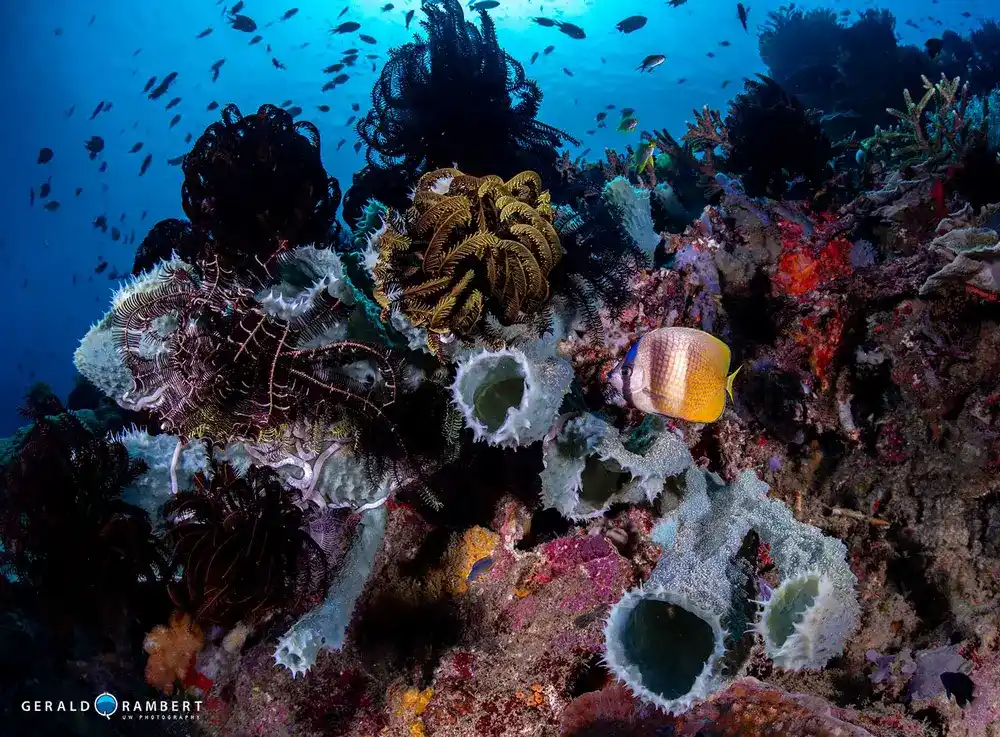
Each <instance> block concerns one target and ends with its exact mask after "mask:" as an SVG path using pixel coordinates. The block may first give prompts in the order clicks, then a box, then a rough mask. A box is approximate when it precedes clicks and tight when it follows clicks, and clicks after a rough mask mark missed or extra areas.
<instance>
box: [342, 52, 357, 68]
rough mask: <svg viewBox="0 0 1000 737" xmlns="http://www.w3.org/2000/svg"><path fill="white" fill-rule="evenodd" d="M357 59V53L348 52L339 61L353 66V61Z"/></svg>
mask: <svg viewBox="0 0 1000 737" xmlns="http://www.w3.org/2000/svg"><path fill="white" fill-rule="evenodd" d="M357 60H358V55H357V54H348V55H347V56H345V57H344V58H343V59H341V61H342V62H343V63H344V64H346V65H347V66H349V67H353V66H354V62H356V61H357Z"/></svg>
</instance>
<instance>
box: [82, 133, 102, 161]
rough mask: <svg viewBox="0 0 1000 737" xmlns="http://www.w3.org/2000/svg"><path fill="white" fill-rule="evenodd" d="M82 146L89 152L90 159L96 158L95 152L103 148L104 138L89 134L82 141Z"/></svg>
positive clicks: (97, 152)
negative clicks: (87, 137) (88, 136)
mask: <svg viewBox="0 0 1000 737" xmlns="http://www.w3.org/2000/svg"><path fill="white" fill-rule="evenodd" d="M83 147H84V148H85V149H87V150H88V151H89V152H90V158H91V160H93V159H96V158H97V154H99V153H101V151H103V150H104V139H103V138H101V137H100V136H91V137H90V138H89V139H87V140H86V141H84V142H83Z"/></svg>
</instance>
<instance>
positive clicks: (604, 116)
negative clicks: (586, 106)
mask: <svg viewBox="0 0 1000 737" xmlns="http://www.w3.org/2000/svg"><path fill="white" fill-rule="evenodd" d="M606 117H608V114H607V113H605V112H600V113H598V114H597V122H598V123H600V122H601V121H602V120H604V119H605V118H606Z"/></svg>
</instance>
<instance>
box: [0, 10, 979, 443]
mask: <svg viewBox="0 0 1000 737" xmlns="http://www.w3.org/2000/svg"><path fill="white" fill-rule="evenodd" d="M227 2H228V0H227ZM295 4H297V6H298V8H299V12H298V14H297V15H295V16H294V17H293V18H291V19H290V20H289V21H288V22H286V23H276V24H275V25H274V26H272V27H270V28H264V27H263V26H264V25H265V23H267V22H268V21H273V20H277V18H279V17H280V16H281V14H282V13H283V12H284V11H285V10H287V9H288V8H289V7H292V6H293V5H295ZM347 4H348V3H346V2H345V1H344V0H334V1H333V2H330V1H329V0H322V1H320V0H281V2H274V0H249V1H248V2H247V3H246V8H245V9H244V10H243V11H242V12H244V13H246V14H248V15H250V16H251V17H253V18H254V20H255V21H256V22H257V24H258V26H260V27H261V28H260V30H258V31H257V33H261V34H262V35H263V36H264V41H263V42H261V43H260V44H258V45H256V46H248V45H247V44H248V41H249V40H250V38H251V37H252V36H253V35H254V34H252V33H251V34H247V33H241V32H238V31H235V30H232V29H231V28H229V26H228V25H227V23H226V22H225V20H224V19H223V18H222V17H221V11H222V7H223V6H222V5H216V4H215V3H214V1H213V0H171V2H154V1H152V0H148V1H147V2H127V3H126V2H123V0H115V1H114V2H82V1H81V0H49V1H48V2H44V3H28V2H13V1H11V0H9V1H8V2H6V3H5V4H4V5H5V7H4V11H3V19H2V20H3V22H2V23H0V34H2V43H0V49H2V53H3V54H4V59H3V66H2V69H3V73H2V79H0V99H2V100H3V101H4V103H5V106H6V110H5V111H4V113H3V114H2V115H0V121H2V122H0V126H2V128H0V131H2V133H3V136H2V140H3V142H4V144H5V145H4V146H2V147H0V171H2V172H3V177H2V183H0V187H2V192H0V197H2V201H3V203H4V215H5V217H4V225H5V228H4V230H3V232H2V233H0V265H2V269H0V290H2V292H3V294H5V295H6V303H7V307H6V311H7V316H6V319H5V320H4V321H3V326H4V327H3V332H2V337H3V355H4V359H3V361H2V363H0V436H2V435H5V434H8V433H10V432H11V431H12V430H13V429H14V428H16V427H17V426H18V425H19V424H20V422H19V418H18V416H17V414H16V408H17V407H18V406H19V404H20V402H21V397H22V396H23V394H24V391H25V390H26V388H27V387H28V386H29V385H30V384H31V383H32V382H34V381H44V382H47V383H48V384H50V385H51V386H52V387H53V389H54V390H55V391H56V393H57V394H59V395H60V396H63V397H64V398H65V395H66V393H67V392H68V391H69V390H70V389H71V388H72V385H73V376H74V374H75V370H74V368H73V363H72V354H73V350H74V349H75V347H76V345H77V342H78V340H79V339H80V337H81V336H82V335H83V334H84V332H86V330H87V328H88V327H89V326H90V324H91V323H93V322H94V321H95V320H97V319H98V318H99V317H100V316H101V315H102V314H103V313H104V311H105V310H106V308H107V305H108V300H109V297H110V294H111V290H112V288H113V287H114V285H115V282H113V281H109V279H108V274H109V273H112V272H113V271H115V270H117V272H119V273H127V272H128V271H129V270H130V269H131V266H132V259H133V255H134V252H135V247H136V246H137V245H138V244H139V242H140V241H141V240H142V238H143V237H144V236H145V234H146V231H147V230H148V229H149V228H150V227H151V226H152V225H153V224H154V223H156V222H157V221H158V220H160V219H162V218H166V217H183V213H182V210H181V206H180V196H179V191H180V184H181V181H182V172H181V169H180V167H170V166H167V164H166V160H167V159H168V158H172V157H176V156H179V155H180V154H182V153H184V152H185V151H187V150H188V148H189V147H190V146H189V145H187V144H185V143H184V137H185V135H186V134H187V133H191V134H193V136H194V138H195V139H196V138H197V137H198V136H199V135H200V134H201V132H202V131H203V130H204V128H205V127H206V126H207V125H209V124H210V123H212V122H213V121H214V120H217V119H218V111H214V112H208V111H206V109H205V108H206V105H207V104H208V103H209V102H210V101H211V100H216V101H218V102H219V103H220V105H225V104H226V103H229V102H233V103H236V104H237V105H238V106H239V107H240V109H241V111H242V112H244V113H248V112H252V111H254V110H256V108H257V107H258V106H260V105H261V104H264V103H273V104H280V103H281V102H283V101H284V100H286V99H291V100H292V101H293V103H294V104H295V105H298V106H300V107H301V108H302V109H303V114H302V115H301V116H299V119H300V120H311V121H313V122H314V123H316V124H317V126H318V127H319V130H320V133H321V135H322V149H323V159H324V163H325V165H326V167H327V170H328V171H329V172H330V174H332V175H333V176H335V177H337V179H338V180H339V181H340V183H341V186H342V188H343V190H344V191H345V192H346V190H347V188H348V187H349V186H350V182H351V174H352V172H353V171H354V170H356V169H358V168H360V166H361V165H362V163H363V154H364V151H363V149H362V151H361V153H355V152H354V150H353V148H352V146H353V144H354V142H355V141H356V140H357V139H356V137H355V136H354V130H353V126H347V125H345V123H346V121H347V119H348V118H349V116H351V115H352V114H353V113H352V112H351V109H350V106H351V103H353V102H357V103H359V104H360V105H361V111H360V113H358V115H363V114H364V112H365V111H366V110H367V101H368V99H369V92H370V89H371V85H372V82H373V81H374V80H375V78H376V76H377V70H378V69H379V68H380V67H381V63H382V61H384V59H385V58H386V52H387V50H388V49H389V48H390V47H392V46H398V45H400V44H402V43H405V42H406V41H408V40H409V39H410V38H411V36H412V34H413V32H414V31H416V30H418V25H417V22H418V21H419V20H420V18H421V17H422V14H421V13H420V10H419V2H417V0H395V2H394V5H395V8H394V9H393V10H391V11H390V12H387V13H383V12H380V8H381V6H382V5H384V4H385V1H384V0H383V1H382V2H378V1H376V0H365V1H364V2H357V1H355V2H351V3H349V5H350V10H349V11H348V12H347V13H346V14H345V15H344V16H343V17H342V18H340V19H339V20H338V19H337V14H338V13H339V12H340V10H341V9H342V8H343V7H344V6H345V5H347ZM748 4H749V5H750V8H751V10H750V28H751V32H750V33H744V31H743V29H742V28H741V27H740V25H739V21H738V19H737V16H736V3H735V2H730V0H688V2H687V3H686V4H685V5H683V6H681V7H679V8H672V7H670V6H668V5H667V4H666V2H663V0H655V1H652V0H646V1H643V0H589V1H587V2H582V1H581V0H562V1H561V2H536V1H535V0H507V1H506V2H503V4H502V5H501V7H500V8H497V9H496V10H494V11H492V15H493V17H494V18H495V20H496V23H497V26H498V36H499V39H500V43H501V45H503V46H504V47H505V49H506V50H507V51H508V53H510V54H511V55H512V56H514V58H516V59H518V60H520V61H521V62H522V63H523V64H524V65H525V67H526V69H527V70H528V73H529V76H530V77H532V78H534V79H536V80H537V81H538V82H539V84H540V85H541V88H542V90H543V91H544V93H545V99H544V101H543V104H542V110H541V114H540V116H539V119H540V120H542V121H544V122H546V123H549V124H551V125H554V126H557V127H559V128H562V129H564V130H566V131H568V132H570V133H572V134H573V135H575V136H577V137H578V138H580V139H581V140H582V141H583V146H582V147H581V148H591V149H592V150H593V151H594V152H595V153H594V154H591V155H590V156H591V157H596V156H598V155H599V153H598V152H601V151H602V150H603V148H604V147H606V146H610V147H616V148H618V149H622V148H624V146H625V145H626V144H627V143H633V144H634V143H635V142H636V141H637V140H638V137H639V132H640V131H641V130H643V129H652V128H654V127H655V128H667V129H668V130H670V131H671V132H673V133H675V134H677V135H679V134H680V133H682V132H683V130H684V121H685V120H686V119H690V118H691V111H692V110H693V109H695V108H700V107H701V106H702V105H709V106H711V107H715V108H724V107H725V106H726V103H727V102H728V100H729V99H730V97H731V96H733V95H735V94H737V93H738V92H739V91H740V89H741V84H740V81H741V80H742V78H744V77H746V76H748V75H750V74H753V73H755V72H764V71H766V70H765V68H764V66H763V64H762V63H761V61H760V58H759V56H758V53H757V40H756V34H755V33H754V29H755V27H756V26H757V25H758V24H759V23H762V22H763V21H764V19H765V16H766V14H767V12H768V11H770V10H774V9H776V8H777V7H778V6H779V5H781V3H780V2H763V1H762V0H751V2H749V3H748ZM798 5H799V7H802V8H809V7H819V6H825V7H832V8H835V9H837V10H842V9H845V8H848V9H863V8H867V7H872V6H873V5H874V4H873V3H863V4H858V3H848V2H835V1H834V2H825V3H805V2H803V3H798ZM991 6H994V8H995V2H994V1H993V0H968V1H967V2H964V1H963V2H955V1H953V0H896V1H895V2H888V3H881V4H880V5H879V7H884V8H887V9H889V10H891V11H893V12H894V13H895V14H896V16H897V25H898V31H899V34H900V37H901V39H902V40H903V41H904V42H905V43H914V44H917V45H920V44H922V43H923V41H924V40H925V39H926V38H928V37H930V36H936V35H940V33H941V31H942V30H943V29H944V28H950V29H952V30H956V31H958V32H961V33H964V32H967V31H968V30H969V29H970V28H973V27H976V26H978V24H979V22H980V20H982V19H983V18H984V17H987V15H988V14H989V13H990V10H989V9H990V7H991ZM410 9H415V10H416V11H417V13H416V17H415V18H414V21H413V23H412V24H411V28H410V30H409V31H407V30H406V29H405V28H404V15H405V13H406V11H407V10H410ZM963 11H967V12H969V13H970V15H971V17H970V18H964V17H963V16H962V15H961V14H962V13H963ZM537 15H545V16H549V17H553V18H557V19H560V20H562V21H568V22H572V23H575V24H577V25H579V26H582V27H583V28H584V29H585V30H586V32H587V38H586V39H583V40H573V39H570V38H568V37H567V36H565V35H563V34H561V33H559V32H558V30H556V29H553V28H542V27H540V26H538V25H536V24H534V23H533V22H532V21H531V18H532V17H533V16H537ZM630 15H646V16H647V17H648V18H649V22H648V24H647V25H646V26H645V27H644V28H642V29H641V30H639V31H637V32H635V33H632V34H629V35H627V36H626V35H623V34H621V33H619V32H618V31H616V30H615V27H614V26H615V23H616V22H618V21H619V20H621V19H623V18H625V17H626V16H630ZM928 15H930V16H933V17H935V18H938V19H940V20H941V21H943V22H944V27H941V26H937V25H934V24H932V23H931V22H929V21H927V20H926V16H928ZM992 15H993V16H994V17H995V16H996V15H997V11H996V10H995V9H994V10H993V11H992ZM92 16H96V17H95V18H94V21H93V24H92V25H88V24H89V23H90V20H91V18H92ZM907 19H913V20H914V21H916V22H917V24H918V25H919V26H920V28H921V30H915V29H912V28H910V27H908V26H906V25H904V21H905V20H907ZM347 20H353V21H357V22H359V23H361V24H362V28H361V30H360V32H361V33H366V34H369V35H371V36H374V37H375V38H376V39H377V40H378V44H377V45H375V46H369V45H368V44H365V43H363V42H361V41H359V40H358V38H357V33H354V34H345V35H340V36H330V35H329V34H328V33H327V29H328V27H329V26H328V21H329V22H330V23H332V24H334V25H336V24H337V23H341V22H343V21H347ZM208 27H212V28H213V29H214V30H213V32H212V33H211V34H210V35H209V36H207V37H206V38H203V39H195V35H196V34H197V33H199V32H200V31H202V30H204V29H205V28H208ZM56 29H61V32H60V33H59V34H58V35H57V34H56ZM723 40H727V41H729V42H731V46H728V47H725V48H723V47H720V46H719V42H720V41H723ZM307 42H308V45H306V46H305V47H304V48H303V45H304V44H306V43H307ZM266 43H270V44H271V46H272V53H267V52H266V50H265V44H266ZM549 44H553V45H555V50H554V51H553V52H552V53H551V54H550V55H547V56H546V55H540V56H539V58H538V61H537V62H536V63H535V64H533V65H532V64H529V63H528V62H529V59H530V57H531V55H532V53H534V52H535V51H541V50H542V49H543V48H544V47H546V46H548V45H549ZM351 46H354V47H357V48H359V49H360V50H361V54H362V58H361V59H359V61H358V65H357V66H356V67H355V68H354V69H353V70H352V69H350V68H348V69H347V70H345V71H348V72H351V79H350V80H349V81H348V82H347V83H346V84H345V85H342V86H340V87H337V88H336V89H335V90H332V91H330V92H326V93H321V92H320V87H321V86H322V84H323V82H324V81H325V80H326V79H327V78H328V77H327V76H325V75H323V74H322V69H323V67H325V66H327V65H329V64H332V63H334V62H336V61H338V60H339V58H340V52H342V51H343V50H344V49H346V48H348V47H351ZM140 48H141V51H140V52H139V53H138V54H137V55H133V53H134V52H135V51H136V49H140ZM709 51H712V52H714V53H715V58H708V57H706V53H707V52H709ZM366 53H377V54H378V55H379V58H378V60H376V62H375V63H376V71H372V67H371V64H370V63H367V64H366V63H365V62H366V61H367V60H366V59H364V56H363V55H364V54H366ZM656 53H662V54H665V55H666V56H667V62H666V63H665V64H664V65H663V66H661V67H660V68H658V69H656V70H655V71H654V72H653V73H652V74H639V73H638V72H636V71H635V67H636V66H637V65H638V64H639V62H640V61H641V60H642V58H643V57H645V56H647V55H649V54H656ZM272 56H274V57H276V58H277V59H278V60H280V61H281V62H282V63H283V64H285V65H286V67H287V69H286V70H278V69H275V68H274V67H273V66H272V64H271V57H272ZM223 57H224V58H225V59H226V62H225V65H224V66H223V67H222V69H221V72H220V76H219V79H218V81H217V82H215V83H212V81H211V72H210V67H211V65H212V64H213V63H214V62H215V61H217V60H218V59H220V58H223ZM564 68H565V69H568V70H569V71H571V72H572V73H573V76H572V77H570V76H568V75H567V74H566V73H565V72H564V71H563V70H564ZM171 71H177V72H178V78H177V80H176V82H175V83H174V85H173V87H172V88H171V89H170V91H169V92H168V93H167V94H165V95H164V96H163V97H161V98H160V99H159V100H156V101H151V100H149V99H147V96H146V95H145V94H143V93H142V88H143V86H144V85H145V83H146V80H147V79H148V78H149V77H151V76H153V75H155V76H157V77H158V78H160V79H162V78H163V77H164V76H165V75H166V74H167V73H168V72H171ZM680 79H684V80H685V82H684V83H682V84H679V83H678V80H680ZM724 80H731V81H732V83H731V84H730V85H729V86H728V87H727V88H726V89H722V87H721V85H722V82H723V81H724ZM176 96H180V97H182V98H183V101H182V102H181V103H180V104H179V105H178V106H177V107H176V108H174V109H172V110H169V111H167V110H165V109H164V108H165V106H166V103H167V102H168V101H169V100H170V99H171V98H173V97H176ZM101 100H108V101H111V102H112V103H113V108H112V110H111V111H110V112H107V113H101V114H100V115H98V116H97V118H96V119H95V120H93V121H90V120H88V118H89V117H90V115H91V113H92V111H93V110H94V108H95V107H96V106H97V104H98V103H99V102H100V101H101ZM324 103H325V104H328V105H330V106H331V111H330V112H329V113H322V112H319V111H318V110H317V109H316V106H317V105H319V104H324ZM612 103H613V104H615V105H617V106H618V107H619V108H621V107H626V106H627V107H632V108H634V109H635V110H636V113H637V115H638V117H639V119H640V124H639V126H638V128H637V130H636V131H635V132H634V133H631V134H627V135H625V134H620V133H616V132H615V131H614V125H613V124H612V125H609V127H608V128H607V129H598V130H597V132H596V134H595V135H587V134H586V131H587V130H589V129H592V128H594V116H595V115H596V113H598V112H599V111H601V110H603V109H604V107H605V106H606V105H608V104H612ZM74 105H75V106H76V110H75V112H74V113H73V114H72V116H71V117H68V118H67V117H66V115H65V114H64V113H65V111H67V110H68V109H69V108H70V107H71V106H74ZM175 113H180V114H181V115H182V116H183V117H182V120H181V122H180V123H179V124H178V125H177V126H176V127H174V128H173V129H172V130H168V123H169V121H170V119H171V118H172V117H173V115H174V114H175ZM615 115H616V113H615V111H611V113H610V114H609V120H614V118H615ZM94 135H98V136H101V137H103V138H104V139H105V141H106V149H105V151H104V153H103V155H101V156H100V157H98V159H97V160H96V161H91V160H90V159H89V158H88V155H87V152H86V151H85V150H84V147H83V143H84V141H85V140H86V139H88V138H90V137H91V136H94ZM341 138H346V139H347V142H346V143H345V144H344V146H343V148H341V149H340V151H335V150H334V149H335V146H336V144H337V142H338V141H339V140H340V139H341ZM138 141H142V142H143V143H144V147H143V149H142V151H140V152H139V153H136V154H129V153H128V151H129V149H130V148H131V147H132V145H133V144H134V143H136V142H138ZM483 145H489V142H488V141H484V142H483ZM43 146H47V147H49V148H51V149H53V151H54V152H55V157H54V159H53V160H52V161H51V162H50V163H49V164H47V165H44V166H42V165H38V164H37V163H36V159H37V157H38V152H39V149H40V148H41V147H43ZM147 152H148V153H152V154H153V163H152V166H151V167H150V169H149V171H148V172H147V173H146V175H145V176H143V177H141V178H139V177H138V176H137V174H138V171H139V167H140V164H141V163H142V160H143V158H144V156H145V154H146V153H147ZM102 161H107V162H108V169H107V171H106V172H105V173H103V174H102V173H99V172H98V167H99V166H100V164H101V162H102ZM49 175H51V176H52V194H51V195H50V199H55V200H58V201H59V202H60V203H61V207H60V208H59V210H58V211H56V212H47V211H45V210H44V209H42V206H41V205H42V204H43V203H42V202H39V201H36V203H35V206H34V208H31V207H29V189H30V188H31V187H34V188H35V191H36V194H37V192H38V188H39V186H40V185H41V184H42V183H43V182H44V181H45V180H46V178H47V177H48V176H49ZM102 183H104V184H106V185H107V191H106V192H105V191H103V190H102V187H101V184H102ZM77 187H83V193H82V194H81V195H80V196H79V197H75V196H74V190H75V189H76V188H77ZM144 210H145V211H146V212H147V215H146V218H145V220H140V219H139V218H140V214H141V213H142V211H144ZM122 213H124V214H125V220H124V222H121V223H119V219H120V217H121V215H122ZM101 214H105V215H106V216H107V218H108V225H109V229H108V233H107V234H105V233H102V232H101V231H100V230H97V229H95V228H94V227H92V222H93V220H94V218H95V217H97V216H98V215H101ZM113 225H117V226H118V227H120V228H121V231H122V234H123V240H122V241H118V242H113V241H112V240H111V235H110V232H111V231H110V226H113ZM133 230H134V231H135V239H136V242H135V245H127V244H126V243H124V238H126V237H128V235H129V234H130V233H131V232H132V231H133ZM101 258H103V259H104V260H107V261H108V262H109V266H108V269H107V271H105V272H104V273H103V274H95V273H94V268H95V266H96V265H97V264H98V262H99V260H100V259H101ZM74 278H75V283H74Z"/></svg>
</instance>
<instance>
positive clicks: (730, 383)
mask: <svg viewBox="0 0 1000 737" xmlns="http://www.w3.org/2000/svg"><path fill="white" fill-rule="evenodd" d="M742 370H743V367H742V366H740V367H739V368H738V369H736V370H735V371H733V373H731V374H729V376H727V377H726V394H728V395H729V399H730V400H731V401H733V402H735V401H736V397H734V396H733V380H734V379H735V378H736V374H738V373H739V372H740V371H742Z"/></svg>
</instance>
